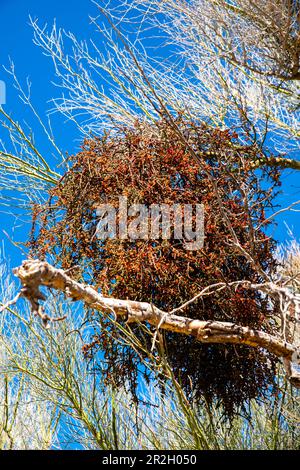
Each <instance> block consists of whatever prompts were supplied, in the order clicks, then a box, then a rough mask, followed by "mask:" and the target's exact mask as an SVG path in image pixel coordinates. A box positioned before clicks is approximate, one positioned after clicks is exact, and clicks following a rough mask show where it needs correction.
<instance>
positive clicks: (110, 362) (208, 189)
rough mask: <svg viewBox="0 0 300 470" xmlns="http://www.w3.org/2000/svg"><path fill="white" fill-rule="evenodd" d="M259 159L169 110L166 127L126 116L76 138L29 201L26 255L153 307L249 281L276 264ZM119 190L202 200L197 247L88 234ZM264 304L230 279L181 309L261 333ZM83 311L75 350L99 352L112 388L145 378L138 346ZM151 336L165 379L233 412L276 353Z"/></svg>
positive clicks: (150, 200) (227, 136) (226, 135)
mask: <svg viewBox="0 0 300 470" xmlns="http://www.w3.org/2000/svg"><path fill="white" fill-rule="evenodd" d="M195 156H196V157H197V158H195ZM261 158H262V155H261V153H260V149H259V148H258V147H257V146H256V145H253V144H251V145H250V144H249V145H245V144H243V145H242V144H240V142H239V139H238V135H237V134H236V133H234V132H231V131H230V130H218V129H214V128H211V127H209V126H208V125H206V124H203V123H196V122H188V121H186V120H184V119H183V118H182V117H180V116H179V117H178V118H177V119H174V121H172V125H170V122H168V121H167V120H164V119H162V120H160V121H159V122H157V123H156V124H155V125H148V124H147V125H146V124H144V123H141V122H136V124H135V126H134V127H132V128H123V129H119V130H118V132H115V133H114V134H107V135H104V136H103V137H101V138H99V137H95V138H91V139H89V140H86V141H85V142H84V144H83V146H82V150H81V151H80V152H79V153H78V154H77V155H75V156H73V157H71V159H70V162H71V165H70V169H69V170H68V171H67V172H66V174H65V175H64V176H63V177H62V178H61V180H60V181H59V183H58V184H57V185H56V186H55V188H54V189H52V190H51V191H50V195H49V196H50V197H49V201H48V204H44V205H36V206H35V207H34V213H33V229H32V234H31V240H30V242H29V244H30V246H31V250H32V254H33V255H34V256H36V257H38V258H39V259H41V260H42V259H45V257H46V254H47V253H50V254H51V255H52V257H54V258H55V260H56V262H57V263H59V264H60V266H61V267H62V268H63V269H65V270H68V269H70V268H73V269H74V272H75V267H76V273H77V276H78V278H80V277H81V279H82V280H84V281H85V282H87V283H89V284H91V285H93V286H94V287H96V288H99V289H100V290H101V292H102V293H103V295H106V296H110V295H112V296H114V297H115V298H119V299H131V300H137V301H144V302H149V303H151V304H153V305H155V306H156V307H157V308H159V309H162V310H164V311H171V310H172V309H174V308H176V307H178V306H179V305H181V304H183V303H184V302H186V301H188V300H189V299H191V298H192V297H193V296H194V295H196V294H197V293H198V292H199V291H200V290H201V289H203V288H204V287H205V286H209V285H212V284H216V283H218V282H223V283H224V282H225V283H230V282H233V281H240V280H246V281H251V282H253V283H260V282H262V281H263V280H264V279H263V276H264V274H265V275H267V276H270V275H272V272H274V270H275V268H276V261H275V256H274V254H273V251H274V241H273V240H272V239H271V238H270V237H269V236H267V235H266V231H265V228H266V226H267V225H268V221H267V217H266V215H265V213H267V211H268V209H270V208H271V207H272V200H273V197H274V195H275V194H276V188H277V187H278V185H279V182H278V178H279V173H278V170H277V169H276V168H267V167H266V168H265V169H263V170H262V169H260V170H259V171H256V170H255V167H256V164H255V162H257V161H259V160H260V159H261ZM264 158H265V156H264ZM120 196H123V197H126V198H127V201H128V204H130V205H133V204H143V205H144V206H145V207H150V206H151V204H167V205H173V204H182V205H184V204H192V205H196V204H202V205H203V207H204V235H205V238H204V245H203V247H202V248H200V249H197V250H187V249H186V245H185V241H184V240H179V239H176V238H174V237H172V236H170V237H169V238H164V239H161V238H158V239H155V240H153V239H151V238H148V239H136V240H132V239H130V238H123V239H121V238H120V237H118V236H117V237H115V238H106V239H99V238H98V237H97V226H98V223H99V220H98V216H97V209H98V208H99V206H100V205H102V204H111V205H112V206H114V207H115V208H116V214H117V217H118V204H119V197H120ZM129 219H130V220H134V215H133V214H131V215H130V214H129ZM171 235H172V233H171ZM70 272H71V271H70ZM274 308H275V305H274V302H271V301H270V299H269V297H268V295H266V294H262V293H260V292H258V291H250V290H249V289H245V288H243V287H242V286H239V287H236V286H235V287H234V286H232V287H228V289H225V290H224V289H223V290H222V291H221V292H218V291H215V292H214V293H213V294H211V295H207V296H202V297H201V298H199V300H198V301H195V302H193V303H191V304H190V305H189V306H187V308H186V309H185V312H184V315H186V316H187V317H189V318H193V319H199V320H202V319H203V320H215V321H218V320H219V321H231V322H236V323H237V324H239V325H242V326H249V327H252V328H257V329H260V330H262V331H265V332H268V333H272V332H273V331H274V328H275V326H274V322H272V314H273V312H274ZM89 314H90V317H89V318H90V319H91V321H93V325H94V328H95V331H94V334H93V335H92V337H91V340H90V343H89V344H86V346H85V347H84V353H85V354H86V356H88V357H93V358H94V360H97V357H98V359H99V365H101V371H102V372H103V373H104V375H105V377H106V378H107V381H110V382H113V383H114V384H115V385H116V386H120V385H125V384H128V383H129V384H130V385H131V388H132V390H134V389H135V388H136V386H137V382H138V375H139V373H142V374H144V375H146V376H147V372H146V369H145V368H144V366H141V364H142V360H143V358H145V360H147V355H146V353H145V352H143V351H142V350H141V351H137V350H134V349H133V348H131V347H130V346H128V345H127V344H125V343H122V341H120V335H121V333H120V330H119V329H116V328H115V326H114V325H113V324H112V323H111V322H109V321H108V320H105V318H102V317H101V315H99V312H98V313H97V312H94V311H93V309H92V308H91V309H90V311H89ZM95 319H97V322H95ZM120 321H122V320H120ZM95 325H96V326H95ZM124 327H125V328H126V322H125V321H124ZM130 328H131V329H132V330H133V332H134V333H135V335H136V336H137V337H138V338H139V340H140V342H141V343H142V344H143V347H144V351H146V350H150V349H151V346H152V338H151V336H150V335H147V334H146V333H145V329H144V327H143V328H142V327H141V326H140V325H138V324H136V325H131V326H130ZM149 329H153V327H151V326H149ZM162 334H163V344H164V353H165V355H166V357H167V359H168V362H169V364H170V365H171V367H172V370H173V372H174V374H175V377H176V378H177V380H178V381H179V382H180V384H181V386H182V387H183V389H184V390H185V392H186V394H187V396H188V397H189V398H190V399H193V400H196V402H200V401H201V399H202V398H203V397H205V399H206V400H207V401H208V402H211V401H212V400H214V399H216V400H219V401H220V402H222V403H223V405H224V407H225V410H226V412H227V414H228V415H232V413H234V411H235V410H237V409H238V408H240V407H241V406H242V405H243V404H244V403H245V401H246V400H248V399H250V398H254V397H258V396H259V395H261V394H263V393H264V392H265V391H266V390H267V389H268V390H269V387H270V385H272V384H273V377H274V368H275V362H276V360H275V357H274V356H273V355H272V354H270V353H269V352H266V351H261V350H260V349H254V348H251V347H247V346H239V345H228V344H225V345H224V344H219V345H218V344H201V343H199V342H197V340H196V339H195V338H192V337H189V336H182V335H179V334H177V333H173V332H163V333H162ZM102 353H103V354H102ZM97 354H99V355H97ZM155 354H157V355H159V352H158V351H156V352H155ZM103 355H104V357H103Z"/></svg>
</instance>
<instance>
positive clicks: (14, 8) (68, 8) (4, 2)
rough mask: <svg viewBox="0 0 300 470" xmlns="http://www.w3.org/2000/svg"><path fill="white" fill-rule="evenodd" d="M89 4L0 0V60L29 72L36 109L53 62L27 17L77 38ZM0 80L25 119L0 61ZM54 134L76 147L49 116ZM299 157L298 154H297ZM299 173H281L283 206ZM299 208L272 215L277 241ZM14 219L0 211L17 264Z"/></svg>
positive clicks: (296, 227)
mask: <svg viewBox="0 0 300 470" xmlns="http://www.w3.org/2000/svg"><path fill="white" fill-rule="evenodd" d="M96 14H97V10H96V7H95V5H93V4H92V2H91V1H90V0H52V1H51V2H49V1H47V2H43V1H38V0H0V66H2V65H6V66H7V65H8V63H9V60H8V59H9V57H10V58H11V59H12V60H13V62H14V64H15V67H16V73H17V75H18V78H19V79H20V81H21V82H24V81H25V80H26V77H30V80H31V82H32V101H33V103H34V105H35V106H36V107H37V109H38V111H39V113H40V114H41V115H43V114H44V113H45V112H46V111H47V109H49V107H51V105H50V103H49V100H50V99H51V98H52V97H53V96H55V95H57V94H58V93H59V90H58V89H57V88H55V87H54V86H53V85H52V84H51V80H54V75H53V67H52V63H51V61H50V60H49V58H47V57H45V56H43V54H42V53H41V50H40V49H39V48H38V47H37V46H35V45H34V44H33V42H32V30H31V27H30V26H29V21H28V17H29V15H31V16H32V17H33V18H38V19H39V20H40V22H41V23H48V25H49V26H50V25H51V24H52V23H53V21H54V19H56V22H57V25H58V26H59V27H63V28H64V29H66V30H71V31H72V32H74V33H75V35H76V36H77V37H78V38H79V39H88V38H89V37H90V35H91V34H93V32H94V31H93V30H94V27H93V26H91V25H90V24H89V15H96ZM0 80H4V81H5V82H6V85H7V103H6V105H5V109H6V111H8V112H9V113H12V114H13V116H14V117H15V118H16V119H17V120H19V121H22V120H23V119H24V118H25V119H26V121H27V123H28V124H29V126H30V125H31V119H32V117H30V115H28V114H27V113H26V110H25V109H24V107H23V106H22V105H21V104H20V102H19V101H18V100H17V95H16V91H15V90H14V89H13V87H12V86H11V83H10V81H9V80H8V77H7V76H6V74H5V72H4V70H3V69H2V67H1V68H0ZM32 126H33V127H35V126H34V124H33V123H32ZM54 130H55V131H56V132H55V134H56V138H57V142H58V144H59V146H60V147H61V149H62V150H63V151H65V152H68V153H71V154H72V153H74V152H76V151H77V150H78V148H79V145H80V142H79V136H78V133H77V132H76V129H74V128H73V127H72V125H71V124H69V123H62V122H61V121H60V122H59V123H58V122H56V120H55V122H54ZM35 137H36V139H37V141H38V144H39V146H40V147H41V148H44V149H45V151H46V142H45V140H44V137H43V136H41V135H36V134H35ZM299 158H300V156H299ZM298 175H300V173H298V174H297V173H292V172H291V171H286V172H285V173H284V174H283V178H282V181H283V187H282V190H283V194H282V195H281V196H280V198H279V199H278V203H279V204H281V205H282V206H283V207H284V206H287V205H289V204H290V203H292V202H293V201H295V200H298V199H300V180H299V176H298ZM299 214H300V213H299ZM299 214H298V213H297V212H291V213H289V214H287V213H285V214H284V215H282V216H280V217H279V218H278V223H279V225H278V228H277V229H276V230H275V232H274V236H275V238H276V239H278V240H279V241H284V240H286V239H288V238H289V237H288V235H287V228H286V225H285V224H287V225H288V226H289V228H290V229H291V230H292V231H293V233H294V235H295V236H296V237H297V238H298V237H299V235H300V222H299V220H300V219H299ZM13 224H15V222H14V219H13V218H12V217H11V216H9V215H6V214H3V213H2V212H1V213H0V241H1V240H4V243H5V251H6V255H7V256H8V257H9V258H10V259H11V263H12V265H16V264H19V263H20V261H21V259H22V258H23V255H22V254H21V252H20V251H19V250H18V249H16V248H15V247H14V246H13V245H12V244H11V243H10V242H9V241H8V239H7V237H6V236H5V235H4V233H3V230H5V231H6V232H7V233H8V234H9V235H10V236H13V238H14V239H15V240H16V241H18V240H22V239H26V237H27V233H28V229H29V226H28V225H24V224H17V225H19V227H17V228H16V227H15V228H13Z"/></svg>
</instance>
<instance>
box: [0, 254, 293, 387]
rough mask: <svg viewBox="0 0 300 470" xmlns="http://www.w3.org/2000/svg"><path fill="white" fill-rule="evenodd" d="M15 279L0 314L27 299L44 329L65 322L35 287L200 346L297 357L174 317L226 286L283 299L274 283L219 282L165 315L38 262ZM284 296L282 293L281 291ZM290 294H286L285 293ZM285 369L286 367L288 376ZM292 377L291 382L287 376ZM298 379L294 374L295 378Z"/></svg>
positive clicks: (274, 342) (219, 327)
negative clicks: (46, 307) (16, 289)
mask: <svg viewBox="0 0 300 470" xmlns="http://www.w3.org/2000/svg"><path fill="white" fill-rule="evenodd" d="M14 274H15V275H16V276H17V277H18V278H19V279H20V281H21V283H22V286H23V287H22V288H21V291H20V293H19V294H18V295H17V296H16V297H15V298H14V299H13V300H12V301H10V302H8V303H7V304H5V305H4V306H3V307H1V309H0V312H2V311H4V310H5V309H6V308H8V307H9V306H10V305H12V304H13V303H16V302H17V301H18V299H19V298H20V297H24V298H26V299H27V300H28V301H29V302H30V304H31V307H32V311H33V313H34V314H35V315H37V316H39V317H40V318H41V320H42V322H43V325H44V326H45V327H46V328H49V326H50V323H51V322H53V321H62V320H64V319H65V318H66V317H60V318H50V317H49V316H48V315H47V314H45V313H44V311H43V308H42V307H41V305H40V301H44V300H46V297H45V296H44V294H42V293H41V291H40V287H41V286H45V287H48V288H52V289H55V290H58V291H60V292H63V293H64V294H65V295H66V296H67V297H70V298H71V299H72V300H74V301H79V300H81V301H83V302H84V303H85V304H86V305H88V306H89V307H92V308H94V309H97V310H99V311H102V312H105V313H111V312H112V311H113V312H114V313H115V316H116V318H124V319H126V320H127V322H129V323H130V322H132V323H133V322H148V323H150V324H151V325H153V326H155V327H156V329H157V330H158V329H160V328H161V329H164V330H168V331H173V332H177V333H180V334H185V335H191V336H193V337H195V338H196V339H197V340H198V341H200V342H202V343H231V344H245V345H248V346H252V347H255V348H264V349H266V350H268V351H269V352H271V353H273V354H274V355H276V356H277V357H280V358H283V360H284V363H290V362H291V361H293V360H294V359H295V358H298V357H299V356H300V351H299V346H298V348H297V346H296V345H295V344H293V343H289V342H287V341H286V340H284V339H281V338H278V337H276V336H273V335H270V334H268V333H266V332H264V331H259V330H255V329H252V328H249V327H247V326H240V325H236V324H235V323H231V322H223V321H203V320H193V319H190V318H187V317H184V316H179V315H175V314H174V313H175V312H179V311H181V310H183V309H184V308H185V307H186V306H188V305H189V304H190V303H191V302H193V301H195V300H196V299H197V298H199V297H200V296H203V295H209V294H211V293H212V292H214V291H220V290H222V289H225V288H226V287H228V286H236V287H238V286H243V287H249V288H252V289H258V290H261V291H265V292H269V293H270V292H271V291H272V292H273V293H274V292H275V293H276V292H277V291H278V292H277V293H281V294H283V290H284V291H285V288H284V287H280V286H277V285H275V284H273V283H266V284H262V285H256V284H251V283H250V282H249V281H239V282H233V283H230V284H225V283H218V284H215V285H213V286H209V287H208V288H205V289H203V290H202V291H201V292H200V293H199V294H198V295H197V296H195V297H194V298H193V299H191V301H188V302H186V303H185V304H183V305H182V306H181V307H179V308H177V309H174V310H172V311H171V312H164V311H162V310H160V309H158V308H157V307H156V306H155V305H152V304H150V303H147V302H136V301H132V300H120V299H115V298H111V297H103V296H102V295H101V294H100V293H99V292H97V291H96V290H95V289H94V288H93V287H91V286H89V285H84V284H82V283H79V282H76V281H74V280H73V279H71V278H70V277H69V276H68V275H67V274H66V273H65V271H63V270H62V269H57V268H55V267H53V266H51V265H50V264H49V263H47V262H44V261H39V260H27V261H23V263H22V265H21V266H20V267H18V268H15V269H14ZM284 293H285V292H284ZM289 295H291V294H290V293H289ZM290 369H291V368H290V367H289V368H286V370H287V372H288V370H289V371H290ZM291 375H293V377H291ZM296 375H297V374H296ZM288 378H289V379H290V380H291V383H292V385H294V386H296V387H299V388H300V374H299V375H297V376H295V374H292V373H288Z"/></svg>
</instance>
